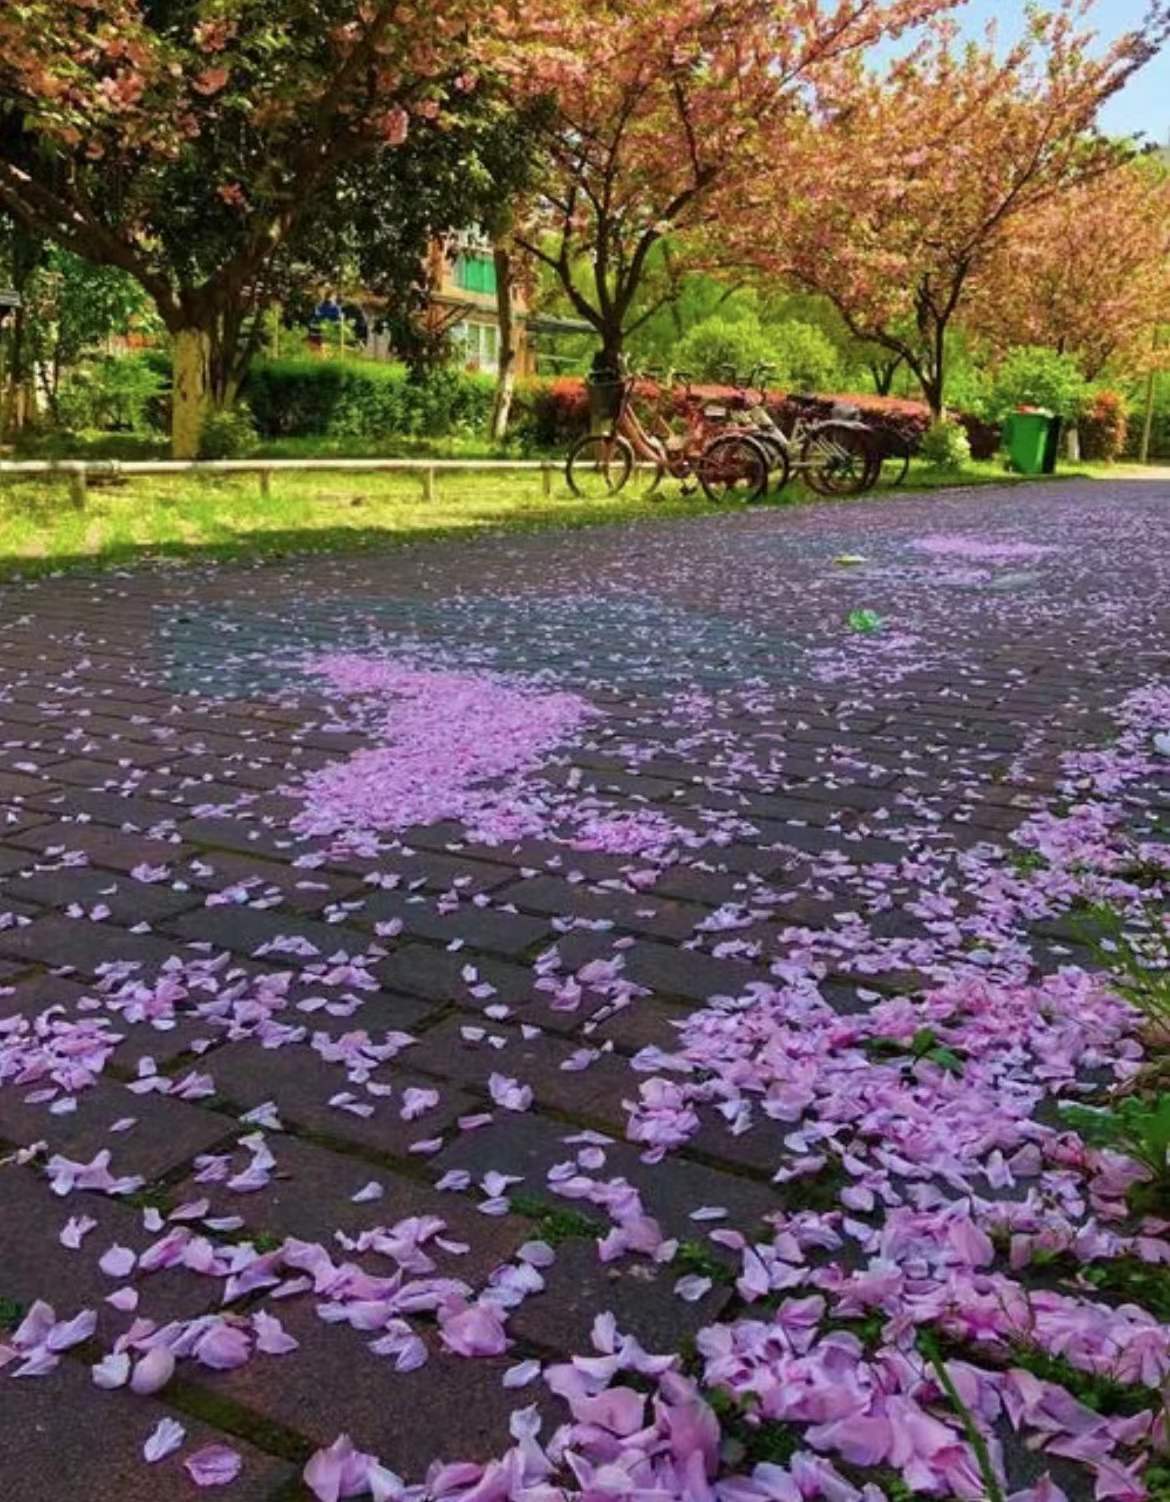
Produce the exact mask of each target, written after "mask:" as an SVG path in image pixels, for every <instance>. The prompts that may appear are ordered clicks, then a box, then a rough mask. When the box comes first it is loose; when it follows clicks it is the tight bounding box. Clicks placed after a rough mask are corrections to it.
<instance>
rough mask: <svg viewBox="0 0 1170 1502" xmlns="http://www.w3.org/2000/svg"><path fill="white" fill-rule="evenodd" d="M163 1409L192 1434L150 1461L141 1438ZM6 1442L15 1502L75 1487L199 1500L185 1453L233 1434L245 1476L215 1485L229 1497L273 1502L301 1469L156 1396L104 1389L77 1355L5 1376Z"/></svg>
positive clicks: (158, 1500) (156, 1500)
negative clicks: (38, 1374)
mask: <svg viewBox="0 0 1170 1502" xmlns="http://www.w3.org/2000/svg"><path fill="white" fill-rule="evenodd" d="M65 1415H67V1416H68V1418H67V1420H66V1419H65V1417H64V1416H65ZM163 1418H173V1419H177V1420H178V1421H179V1422H180V1423H181V1424H182V1425H183V1426H184V1428H185V1429H186V1440H185V1443H184V1445H183V1447H182V1449H181V1450H179V1451H177V1452H175V1453H174V1454H172V1455H168V1456H167V1457H166V1459H165V1460H161V1461H159V1462H158V1463H157V1464H155V1465H147V1464H146V1463H145V1462H144V1460H143V1458H142V1447H143V1445H144V1444H145V1442H146V1440H147V1439H149V1437H150V1435H151V1434H152V1433H153V1431H154V1430H155V1428H156V1427H157V1426H158V1423H159V1421H160V1419H163ZM2 1443H3V1450H2V1452H0V1453H2V1454H3V1458H4V1484H5V1488H6V1490H7V1494H8V1496H10V1497H11V1498H12V1502H17V1499H19V1502H61V1499H62V1498H63V1497H69V1496H77V1497H79V1498H80V1497H86V1498H93V1499H94V1502H97V1499H98V1498H102V1499H103V1502H104V1499H106V1498H109V1499H110V1502H115V1499H116V1502H192V1499H193V1498H195V1497H197V1496H201V1495H203V1493H201V1492H200V1491H199V1490H198V1489H197V1488H196V1487H195V1486H194V1484H193V1483H192V1481H191V1479H190V1477H189V1476H188V1474H187V1472H186V1471H185V1470H184V1469H183V1459H184V1457H185V1456H187V1455H190V1454H192V1453H194V1452H195V1451H196V1450H199V1449H202V1448H203V1447H204V1446H205V1445H208V1444H212V1443H216V1444H223V1443H228V1444H230V1445H231V1447H232V1448H233V1449H235V1450H236V1451H238V1453H239V1454H240V1456H241V1457H242V1459H243V1466H242V1469H241V1471H240V1475H239V1476H238V1477H237V1479H236V1480H235V1481H233V1482H231V1483H230V1484H229V1485H227V1486H223V1487H219V1488H217V1489H216V1490H215V1492H214V1493H213V1494H212V1495H214V1496H215V1497H216V1498H217V1499H222V1502H267V1499H268V1498H270V1497H271V1496H272V1494H273V1492H274V1491H275V1490H276V1488H277V1487H280V1486H283V1485H285V1484H287V1483H288V1482H289V1481H291V1479H292V1477H293V1475H294V1473H295V1472H294V1467H292V1466H290V1465H289V1464H288V1462H287V1461H284V1460H278V1459H276V1458H274V1457H273V1456H270V1455H265V1454H264V1453H263V1452H261V1451H260V1450H257V1449H256V1448H255V1446H253V1445H251V1444H249V1443H248V1442H247V1441H246V1440H240V1439H236V1438H235V1437H233V1436H230V1435H226V1434H223V1433H221V1432H220V1431H218V1430H215V1429H213V1428H211V1427H210V1425H208V1424H205V1423H202V1422H201V1421H200V1420H198V1419H192V1418H190V1417H188V1416H187V1415H186V1414H183V1413H181V1412H177V1411H176V1410H175V1409H173V1408H168V1407H167V1406H165V1405H164V1404H163V1403H161V1402H158V1401H156V1400H155V1399H153V1398H139V1397H136V1396H135V1395H134V1394H133V1393H131V1392H129V1391H122V1392H103V1391H102V1390H101V1389H100V1388H97V1387H95V1386H94V1385H93V1383H92V1382H91V1381H90V1377H89V1371H88V1369H87V1368H86V1367H85V1366H83V1365H82V1364H81V1363H78V1362H73V1361H66V1362H63V1363H62V1365H61V1366H60V1367H58V1368H57V1370H56V1371H55V1372H53V1373H51V1374H50V1375H49V1376H48V1377H44V1378H38V1379H36V1380H35V1381H28V1382H10V1383H7V1384H6V1386H5V1391H4V1437H3V1442H2Z"/></svg>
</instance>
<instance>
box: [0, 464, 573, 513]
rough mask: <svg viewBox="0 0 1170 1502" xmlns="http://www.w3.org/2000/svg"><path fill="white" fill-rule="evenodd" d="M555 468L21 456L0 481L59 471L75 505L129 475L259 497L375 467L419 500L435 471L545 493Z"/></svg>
mask: <svg viewBox="0 0 1170 1502" xmlns="http://www.w3.org/2000/svg"><path fill="white" fill-rule="evenodd" d="M559 469H560V465H558V464H554V463H553V462H552V461H551V460H549V459H189V460H185V459H127V460H124V461H123V460H121V459H21V460H12V461H8V460H0V483H2V482H3V481H4V480H7V479H19V478H21V477H24V478H35V477H37V476H40V477H42V478H43V477H46V476H52V475H61V476H63V477H65V478H67V479H68V481H69V496H70V499H71V500H72V502H73V504H74V505H75V506H77V507H78V508H81V507H83V506H84V505H85V502H86V497H87V494H88V486H89V481H90V480H107V481H109V480H117V479H121V478H123V477H129V476H132V475H257V476H259V479H260V493H261V495H269V494H270V493H271V490H272V476H273V475H278V474H312V473H315V472H319V471H322V470H365V471H369V470H375V471H386V472H390V473H394V472H400V473H404V474H416V475H418V477H419V480H420V481H421V483H422V492H423V498H424V500H428V501H433V500H434V499H435V496H436V494H437V486H436V481H437V477H438V476H439V475H440V474H450V473H453V472H454V473H470V472H474V471H482V472H488V471H493V470H501V471H504V470H512V471H529V472H532V473H539V474H540V476H541V480H542V488H543V491H544V494H545V495H546V496H551V495H552V488H553V475H554V474H555V473H556V472H557V471H558V470H559Z"/></svg>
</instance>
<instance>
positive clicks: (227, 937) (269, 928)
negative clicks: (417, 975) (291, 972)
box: [168, 905, 373, 969]
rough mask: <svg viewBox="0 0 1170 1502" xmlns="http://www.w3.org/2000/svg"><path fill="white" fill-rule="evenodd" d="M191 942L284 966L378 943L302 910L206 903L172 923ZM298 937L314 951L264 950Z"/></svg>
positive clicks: (302, 964) (301, 964) (296, 965)
mask: <svg viewBox="0 0 1170 1502" xmlns="http://www.w3.org/2000/svg"><path fill="white" fill-rule="evenodd" d="M168 927H169V929H170V930H171V931H172V932H173V933H175V934H177V935H178V936H179V937H180V938H181V939H185V940H186V941H187V942H188V943H199V942H203V943H210V944H211V945H212V946H213V947H214V948H216V949H229V950H231V951H232V952H233V953H234V954H238V955H242V956H244V957H245V958H255V959H267V961H268V963H271V964H279V965H281V966H282V967H286V968H288V967H292V968H294V969H295V968H304V967H305V966H306V965H313V964H317V963H320V961H322V960H324V959H327V958H328V957H329V956H330V955H334V954H337V953H338V952H339V951H342V952H344V953H345V954H347V955H351V956H353V955H361V954H364V953H365V952H366V950H367V949H368V948H369V947H370V944H371V943H372V942H373V937H372V935H370V934H368V933H363V932H362V931H361V930H360V929H356V928H346V927H345V926H344V925H342V924H340V923H338V924H331V923H321V922H319V921H318V920H317V919H315V918H305V917H303V916H301V915H300V914H290V913H278V912H272V911H269V912H257V911H256V909H255V908H250V907H238V906H226V905H225V906H223V907H204V908H199V909H197V910H196V911H195V912H191V913H187V914H185V915H184V916H183V917H181V918H177V919H176V920H175V921H174V922H173V923H171V924H169V925H168ZM290 937H295V938H297V939H303V940H305V941H307V942H308V943H309V944H311V945H312V946H313V953H311V954H300V953H297V952H296V951H290V950H285V949H282V948H279V947H278V948H276V949H275V950H273V951H272V952H271V954H270V955H268V956H264V955H260V954H259V953H258V951H259V950H261V949H263V948H265V947H266V946H268V945H271V944H272V943H273V942H274V941H277V940H280V939H285V938H290Z"/></svg>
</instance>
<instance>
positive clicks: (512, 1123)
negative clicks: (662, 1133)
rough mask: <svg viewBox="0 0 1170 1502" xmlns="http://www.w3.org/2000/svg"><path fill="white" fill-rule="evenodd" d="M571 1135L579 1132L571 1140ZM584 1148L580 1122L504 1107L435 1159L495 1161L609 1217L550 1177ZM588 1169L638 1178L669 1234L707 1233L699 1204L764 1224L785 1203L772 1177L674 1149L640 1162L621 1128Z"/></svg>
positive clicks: (606, 1176) (465, 1164) (696, 1236)
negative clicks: (762, 1178) (597, 1164)
mask: <svg viewBox="0 0 1170 1502" xmlns="http://www.w3.org/2000/svg"><path fill="white" fill-rule="evenodd" d="M751 1135H752V1134H751V1133H749V1134H748V1136H751ZM574 1138H577V1139H578V1140H577V1141H576V1142H574V1141H573V1139H574ZM580 1151H581V1142H580V1134H579V1132H577V1131H576V1129H575V1128H573V1127H571V1126H569V1125H567V1124H565V1123H561V1122H551V1121H547V1120H544V1119H542V1118H540V1117H539V1116H535V1115H531V1114H524V1115H515V1114H511V1115H509V1114H506V1113H505V1114H501V1115H500V1116H499V1117H498V1118H497V1120H496V1121H495V1122H493V1123H492V1125H490V1126H486V1127H483V1128H481V1130H479V1131H477V1132H468V1133H466V1134H465V1135H463V1136H462V1137H459V1138H457V1139H456V1140H455V1141H453V1142H452V1143H451V1144H450V1145H449V1146H448V1147H446V1148H445V1149H444V1150H443V1152H442V1153H441V1154H440V1155H439V1157H438V1158H437V1159H436V1160H435V1167H436V1168H438V1169H440V1170H446V1169H448V1168H464V1169H466V1170H467V1171H468V1172H469V1173H471V1174H473V1175H477V1176H478V1175H481V1174H484V1173H486V1172H487V1171H488V1170H489V1169H491V1168H496V1169H498V1170H499V1171H500V1172H501V1173H513V1174H520V1175H522V1176H523V1184H522V1185H521V1186H518V1187H517V1188H516V1189H515V1190H514V1191H513V1192H514V1193H517V1194H519V1193H524V1194H534V1195H536V1196H538V1197H539V1198H540V1199H543V1200H546V1201H547V1202H548V1203H549V1204H551V1205H554V1206H560V1207H567V1208H569V1209H576V1210H580V1211H584V1212H587V1213H592V1214H593V1216H594V1218H596V1219H597V1220H599V1221H600V1222H601V1223H602V1224H605V1223H606V1220H605V1214H604V1212H603V1211H597V1210H592V1211H591V1207H590V1205H589V1203H588V1202H586V1201H580V1200H565V1199H561V1198H559V1197H558V1196H557V1195H556V1194H555V1193H554V1192H553V1190H552V1189H550V1188H549V1186H548V1184H547V1182H546V1178H547V1174H548V1170H549V1169H550V1168H552V1167H553V1165H554V1164H559V1163H564V1162H571V1161H572V1160H573V1159H574V1157H575V1156H576V1154H577V1153H579V1152H580ZM591 1173H592V1176H593V1177H594V1178H596V1179H597V1180H599V1181H600V1182H602V1183H604V1182H606V1181H608V1180H610V1179H615V1178H623V1179H626V1180H627V1181H628V1182H629V1183H631V1184H633V1185H634V1187H635V1188H636V1189H637V1190H638V1192H639V1194H640V1195H641V1196H642V1201H643V1204H644V1205H645V1207H646V1209H647V1210H648V1211H649V1213H650V1214H651V1215H653V1216H655V1217H656V1218H657V1219H658V1221H659V1222H660V1224H661V1226H662V1228H663V1230H664V1231H665V1232H666V1234H667V1235H668V1236H678V1237H680V1238H682V1239H690V1240H702V1238H703V1236H704V1233H705V1231H707V1230H710V1229H711V1226H710V1225H709V1224H706V1223H704V1222H699V1221H694V1220H692V1219H691V1212H692V1211H694V1210H696V1209H698V1208H699V1207H700V1206H702V1205H710V1206H722V1207H723V1208H724V1209H726V1210H727V1211H728V1216H727V1221H726V1223H727V1224H728V1225H733V1226H736V1227H737V1228H738V1229H740V1230H743V1229H744V1228H745V1227H747V1228H751V1227H753V1226H757V1225H759V1224H760V1223H762V1221H763V1220H764V1217H765V1216H767V1215H770V1214H774V1213H775V1212H776V1211H777V1210H779V1209H781V1208H782V1205H783V1201H782V1199H781V1197H780V1194H779V1192H778V1190H777V1189H776V1188H775V1187H774V1186H773V1185H771V1184H765V1183H759V1182H756V1181H754V1180H752V1179H749V1178H746V1177H743V1176H741V1175H739V1174H736V1173H730V1172H726V1171H723V1170H721V1169H718V1168H712V1167H708V1166H707V1165H706V1164H700V1163H694V1162H691V1161H688V1160H687V1159H684V1158H682V1157H679V1156H677V1155H673V1156H670V1157H667V1158H664V1159H663V1161H662V1162H661V1163H656V1164H648V1163H643V1161H642V1159H641V1157H640V1156H639V1155H638V1153H637V1151H636V1150H635V1148H634V1147H633V1146H632V1145H631V1144H630V1143H627V1142H624V1141H622V1140H621V1139H620V1138H618V1137H617V1136H616V1135H615V1138H614V1140H613V1142H612V1143H610V1144H609V1145H608V1146H606V1148H605V1163H604V1164H603V1165H602V1167H601V1168H598V1169H594V1170H591Z"/></svg>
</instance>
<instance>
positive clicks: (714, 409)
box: [703, 402, 727, 422]
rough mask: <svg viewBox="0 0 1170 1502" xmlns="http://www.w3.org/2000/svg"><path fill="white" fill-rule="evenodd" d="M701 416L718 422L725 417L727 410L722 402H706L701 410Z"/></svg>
mask: <svg viewBox="0 0 1170 1502" xmlns="http://www.w3.org/2000/svg"><path fill="white" fill-rule="evenodd" d="M703 416H704V417H709V418H711V419H712V420H713V421H715V422H720V421H722V419H723V418H725V417H726V416H727V408H726V406H725V405H724V404H723V403H722V402H708V403H707V405H706V406H705V407H704V408H703Z"/></svg>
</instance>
